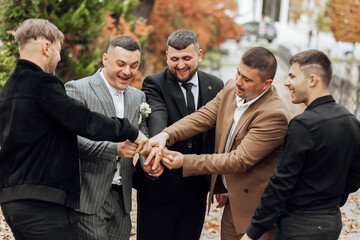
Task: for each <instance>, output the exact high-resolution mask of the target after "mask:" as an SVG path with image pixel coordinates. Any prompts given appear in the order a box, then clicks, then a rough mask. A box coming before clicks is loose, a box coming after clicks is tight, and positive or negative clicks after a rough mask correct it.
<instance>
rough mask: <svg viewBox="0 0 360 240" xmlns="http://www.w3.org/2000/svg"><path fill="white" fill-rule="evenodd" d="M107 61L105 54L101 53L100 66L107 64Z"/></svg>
mask: <svg viewBox="0 0 360 240" xmlns="http://www.w3.org/2000/svg"><path fill="white" fill-rule="evenodd" d="M107 59H108V55H107V54H106V53H103V55H102V64H103V66H104V67H105V65H106V64H107Z"/></svg>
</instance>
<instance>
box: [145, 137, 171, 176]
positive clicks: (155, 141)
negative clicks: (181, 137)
mask: <svg viewBox="0 0 360 240" xmlns="http://www.w3.org/2000/svg"><path fill="white" fill-rule="evenodd" d="M168 139H169V134H168V133H166V132H161V133H159V134H157V135H155V136H153V137H152V138H150V140H149V141H150V145H151V147H157V148H156V149H157V150H156V151H151V152H150V154H149V155H148V157H147V158H146V161H145V163H144V165H145V166H150V165H151V166H152V167H151V168H152V170H155V169H157V168H158V167H159V165H161V164H160V161H161V157H162V154H163V150H164V148H165V145H166V141H167V140H168ZM154 158H155V159H154Z"/></svg>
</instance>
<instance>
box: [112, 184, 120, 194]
mask: <svg viewBox="0 0 360 240" xmlns="http://www.w3.org/2000/svg"><path fill="white" fill-rule="evenodd" d="M111 190H112V191H116V192H121V193H122V185H117V184H111Z"/></svg>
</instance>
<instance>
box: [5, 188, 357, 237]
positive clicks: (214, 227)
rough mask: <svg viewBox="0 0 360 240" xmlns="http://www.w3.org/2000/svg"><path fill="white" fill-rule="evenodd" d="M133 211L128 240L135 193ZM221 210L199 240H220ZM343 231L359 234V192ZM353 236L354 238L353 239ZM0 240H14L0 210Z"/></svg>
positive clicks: (208, 218)
mask: <svg viewBox="0 0 360 240" xmlns="http://www.w3.org/2000/svg"><path fill="white" fill-rule="evenodd" d="M132 198H133V211H132V212H131V221H132V230H131V237H130V240H135V239H136V192H135V191H134V193H133V196H132ZM222 211H223V209H222V208H221V209H218V208H215V204H213V205H212V206H211V208H210V213H209V214H206V216H205V222H204V227H203V231H202V234H201V240H218V239H220V221H221V215H222ZM341 211H342V214H341V215H342V221H343V229H342V232H341V235H340V237H339V240H355V239H358V238H357V236H359V234H360V191H358V192H356V193H354V194H351V195H350V196H349V198H348V201H347V202H346V205H345V206H344V207H343V208H341ZM354 236H355V237H354ZM0 240H15V239H14V237H13V235H12V233H11V230H10V228H9V226H8V225H7V224H6V222H5V219H4V217H3V215H2V212H1V210H0Z"/></svg>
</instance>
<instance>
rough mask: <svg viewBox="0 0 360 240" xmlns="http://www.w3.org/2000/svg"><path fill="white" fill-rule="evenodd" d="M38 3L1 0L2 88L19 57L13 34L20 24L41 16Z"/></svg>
mask: <svg viewBox="0 0 360 240" xmlns="http://www.w3.org/2000/svg"><path fill="white" fill-rule="evenodd" d="M38 3H39V1H37V0H33V1H29V0H20V1H19V0H18V1H11V0H0V6H1V8H0V40H1V42H2V43H3V46H2V47H1V48H0V88H2V86H3V85H4V84H5V82H6V80H7V79H8V78H9V77H10V74H11V73H12V71H13V70H14V68H15V65H16V59H17V58H18V56H19V53H18V48H17V45H16V44H15V43H14V36H13V34H12V33H13V31H15V29H16V28H17V27H18V26H19V23H20V22H23V21H24V20H25V19H28V18H37V17H38V16H39V13H38ZM0 45H1V43H0Z"/></svg>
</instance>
